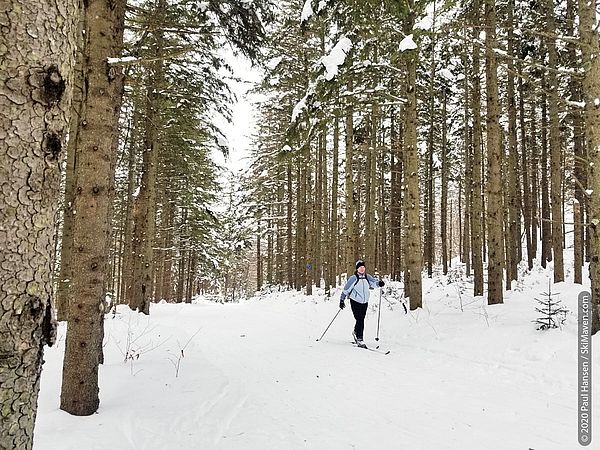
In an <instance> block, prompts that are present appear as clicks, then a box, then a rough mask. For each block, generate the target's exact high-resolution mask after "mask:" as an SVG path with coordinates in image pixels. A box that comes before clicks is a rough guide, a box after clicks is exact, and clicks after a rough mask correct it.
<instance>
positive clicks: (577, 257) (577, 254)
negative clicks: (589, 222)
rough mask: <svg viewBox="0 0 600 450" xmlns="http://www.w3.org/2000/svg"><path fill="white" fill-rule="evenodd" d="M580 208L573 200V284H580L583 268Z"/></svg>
mask: <svg viewBox="0 0 600 450" xmlns="http://www.w3.org/2000/svg"><path fill="white" fill-rule="evenodd" d="M580 217H581V207H580V204H579V202H578V201H577V199H575V200H573V224H574V230H573V262H574V266H575V267H574V277H573V278H574V280H573V282H574V283H578V284H581V282H582V273H581V267H582V266H583V239H582V238H583V234H582V233H581V228H582V224H581V222H580Z"/></svg>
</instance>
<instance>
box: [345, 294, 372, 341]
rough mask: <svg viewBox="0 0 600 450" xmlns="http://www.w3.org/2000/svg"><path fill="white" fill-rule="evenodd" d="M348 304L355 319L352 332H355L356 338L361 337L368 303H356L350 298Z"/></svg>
mask: <svg viewBox="0 0 600 450" xmlns="http://www.w3.org/2000/svg"><path fill="white" fill-rule="evenodd" d="M350 306H351V307H352V314H354V318H355V319H356V324H355V325H354V332H355V333H356V337H357V339H362V338H363V331H364V329H365V316H366V315H367V307H368V306H369V304H368V303H358V302H355V301H354V300H352V299H350Z"/></svg>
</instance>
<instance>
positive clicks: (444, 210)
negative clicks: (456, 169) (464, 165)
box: [440, 86, 452, 275]
mask: <svg viewBox="0 0 600 450" xmlns="http://www.w3.org/2000/svg"><path fill="white" fill-rule="evenodd" d="M447 95H448V88H447V87H446V86H444V87H443V93H442V98H443V99H442V198H441V204H440V217H441V219H440V220H441V236H440V237H441V240H442V269H443V271H444V275H447V274H448V179H449V172H450V169H449V167H448V143H447V142H446V133H447V131H446V119H447V117H446V116H447V103H448V99H447ZM450 211H452V210H450Z"/></svg>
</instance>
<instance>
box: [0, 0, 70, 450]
mask: <svg viewBox="0 0 600 450" xmlns="http://www.w3.org/2000/svg"><path fill="white" fill-rule="evenodd" d="M79 13H80V10H79V4H78V2H77V1H75V0H58V1H56V2H39V1H33V2H32V1H21V0H9V1H8V2H4V3H3V5H2V15H1V16H0V27H1V28H2V32H1V33H0V54H1V55H2V57H1V61H2V62H1V67H2V70H0V92H2V95H0V190H1V191H2V195H0V380H1V381H0V405H2V409H1V410H0V418H1V422H0V448H6V449H31V448H32V445H33V428H34V423H35V418H36V414H37V398H38V392H39V380H40V374H41V370H42V364H43V352H44V345H46V344H48V345H52V344H53V343H54V341H55V337H56V323H55V322H54V319H53V311H52V302H51V298H52V275H53V273H52V270H53V266H54V261H53V257H54V248H55V236H56V230H55V222H56V217H57V212H58V201H57V199H58V197H59V195H60V167H61V164H62V162H63V160H64V151H63V147H64V145H65V144H66V137H67V133H68V130H69V119H70V114H71V113H72V108H71V101H72V93H73V76H74V74H73V71H74V66H75V60H74V56H75V53H76V47H77V42H78V36H77V26H78V22H79ZM34 37H35V38H34Z"/></svg>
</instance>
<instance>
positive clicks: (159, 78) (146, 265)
mask: <svg viewBox="0 0 600 450" xmlns="http://www.w3.org/2000/svg"><path fill="white" fill-rule="evenodd" d="M164 7H165V3H164V0H160V1H159V3H158V5H157V9H156V12H155V15H156V16H157V18H156V20H158V21H160V19H159V17H160V16H161V15H162V14H163V11H164ZM155 40H156V42H155V46H156V48H155V53H154V55H155V57H159V56H160V55H161V54H162V51H163V46H164V42H163V35H162V31H159V32H157V36H156V37H155ZM163 72H164V68H163V62H162V61H161V60H159V61H154V62H153V63H152V64H151V66H150V67H149V68H148V75H147V78H146V115H145V121H144V150H143V156H142V179H141V184H140V190H139V194H138V196H137V198H136V200H135V207H134V216H133V217H134V225H133V236H134V238H133V250H134V251H133V255H134V257H135V261H134V266H133V267H134V270H133V279H132V286H131V296H130V299H129V306H130V307H131V309H133V310H138V311H139V312H141V313H143V314H146V315H148V314H150V303H151V302H152V299H153V280H154V250H153V248H154V239H155V234H156V231H155V230H156V197H157V195H156V191H157V186H156V179H157V175H158V161H159V159H158V154H159V152H160V143H159V130H160V121H161V118H160V110H159V109H160V96H161V94H160V90H161V88H162V86H163V85H164V73H163Z"/></svg>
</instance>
